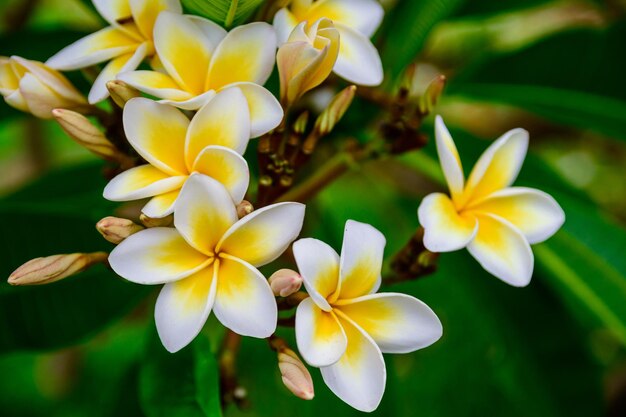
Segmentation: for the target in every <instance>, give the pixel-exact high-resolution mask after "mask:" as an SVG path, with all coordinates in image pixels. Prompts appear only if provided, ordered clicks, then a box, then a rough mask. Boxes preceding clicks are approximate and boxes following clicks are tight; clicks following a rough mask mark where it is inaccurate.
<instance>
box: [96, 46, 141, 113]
mask: <svg viewBox="0 0 626 417" xmlns="http://www.w3.org/2000/svg"><path fill="white" fill-rule="evenodd" d="M147 51H148V45H147V44H145V43H143V44H141V46H140V47H139V48H137V50H136V51H135V53H133V54H126V55H120V56H119V57H117V58H114V59H112V60H111V62H109V63H108V64H107V65H106V66H105V67H104V68H103V69H102V71H100V74H98V77H97V78H96V80H95V81H94V82H93V86H92V87H91V90H90V91H89V96H88V97H87V98H88V100H89V103H90V104H95V103H99V102H101V101H102V100H104V99H106V98H107V97H109V90H108V89H107V85H106V84H107V83H108V82H109V81H112V80H114V79H115V77H116V76H117V74H119V73H122V72H127V71H133V70H135V69H137V67H138V66H139V64H141V61H143V59H144V58H145V57H146V53H147Z"/></svg>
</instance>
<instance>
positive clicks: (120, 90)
mask: <svg viewBox="0 0 626 417" xmlns="http://www.w3.org/2000/svg"><path fill="white" fill-rule="evenodd" d="M107 89H108V90H109V93H110V94H111V98H112V99H113V101H114V102H115V104H117V105H118V106H119V107H120V108H121V109H123V108H124V106H125V105H126V102H127V101H128V100H130V99H131V98H135V97H139V96H140V95H141V93H140V92H139V90H137V89H136V88H133V87H131V86H130V85H128V84H126V83H125V82H124V81H121V80H112V81H109V82H108V83H107Z"/></svg>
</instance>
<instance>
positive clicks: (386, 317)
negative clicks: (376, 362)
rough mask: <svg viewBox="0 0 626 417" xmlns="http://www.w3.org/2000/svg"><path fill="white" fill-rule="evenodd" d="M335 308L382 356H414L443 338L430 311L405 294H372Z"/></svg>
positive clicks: (424, 305) (435, 317)
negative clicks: (354, 324) (407, 354)
mask: <svg viewBox="0 0 626 417" xmlns="http://www.w3.org/2000/svg"><path fill="white" fill-rule="evenodd" d="M336 308H338V309H339V310H341V312H342V313H344V314H345V315H347V316H348V317H350V319H351V320H352V321H354V322H355V323H357V324H358V325H359V327H361V328H362V329H363V330H364V331H365V332H366V333H367V334H368V335H370V336H371V337H372V339H373V340H374V341H375V342H376V344H377V345H378V347H379V348H380V350H381V351H382V352H384V353H408V352H413V351H415V350H418V349H422V348H425V347H427V346H430V345H432V344H433V343H435V342H436V341H437V340H439V338H440V337H441V335H442V334H443V328H442V326H441V322H440V321H439V318H438V317H437V315H436V314H435V313H434V312H433V311H432V310H431V309H430V307H428V306H427V305H426V304H424V303H423V302H421V301H420V300H418V299H417V298H415V297H411V296H410V295H406V294H398V293H383V294H371V295H366V296H364V297H359V298H354V299H352V300H346V301H339V302H337V304H336Z"/></svg>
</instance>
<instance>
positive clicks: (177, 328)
mask: <svg viewBox="0 0 626 417" xmlns="http://www.w3.org/2000/svg"><path fill="white" fill-rule="evenodd" d="M216 272H217V269H216V268H214V266H213V265H211V266H209V267H206V268H203V269H201V270H200V271H198V272H196V273H195V274H193V275H190V276H188V277H187V278H183V279H181V280H179V281H176V282H171V283H168V284H165V286H164V287H163V289H161V292H160V293H159V298H157V302H156V306H155V309H154V318H155V321H156V327H157V331H158V333H159V337H160V338H161V342H162V343H163V346H165V349H167V350H168V351H169V352H172V353H174V352H177V351H179V350H180V349H182V348H184V347H185V346H187V345H188V344H189V343H191V341H192V340H193V339H194V338H195V337H196V336H197V335H198V333H200V330H202V327H203V326H204V323H206V320H207V318H208V317H209V314H210V313H211V308H212V307H213V303H214V301H215V293H216V289H217V279H216V276H215V275H216Z"/></svg>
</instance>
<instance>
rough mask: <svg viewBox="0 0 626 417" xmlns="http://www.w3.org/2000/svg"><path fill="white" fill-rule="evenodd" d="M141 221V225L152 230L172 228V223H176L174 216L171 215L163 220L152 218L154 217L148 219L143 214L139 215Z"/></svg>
mask: <svg viewBox="0 0 626 417" xmlns="http://www.w3.org/2000/svg"><path fill="white" fill-rule="evenodd" d="M139 220H140V221H141V223H143V225H144V226H146V227H148V228H150V227H168V226H171V225H172V223H174V216H173V215H171V214H170V215H169V216H166V217H163V218H160V219H159V218H152V217H148V216H146V215H145V214H143V213H141V214H140V215H139Z"/></svg>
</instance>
